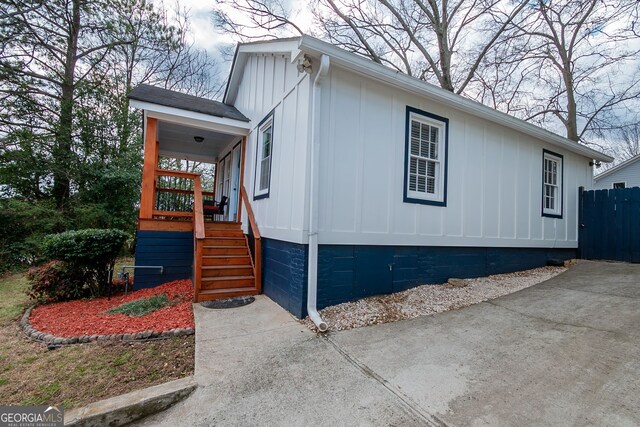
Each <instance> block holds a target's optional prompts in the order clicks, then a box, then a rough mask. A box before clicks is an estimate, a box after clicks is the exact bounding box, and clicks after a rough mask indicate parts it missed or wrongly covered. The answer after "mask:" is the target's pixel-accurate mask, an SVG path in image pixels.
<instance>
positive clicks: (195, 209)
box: [153, 169, 206, 295]
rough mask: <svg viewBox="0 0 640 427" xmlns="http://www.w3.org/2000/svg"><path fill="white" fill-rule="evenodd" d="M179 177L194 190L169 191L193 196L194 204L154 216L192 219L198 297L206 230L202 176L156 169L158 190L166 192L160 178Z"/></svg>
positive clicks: (159, 212)
mask: <svg viewBox="0 0 640 427" xmlns="http://www.w3.org/2000/svg"><path fill="white" fill-rule="evenodd" d="M166 176H170V177H178V178H184V179H188V180H191V181H192V185H191V187H192V188H193V190H182V189H178V190H176V189H169V190H170V191H174V192H176V193H177V194H189V195H191V194H193V203H188V204H185V203H181V204H179V206H180V207H181V208H182V210H170V211H169V210H159V209H154V210H153V216H154V217H156V216H159V217H170V218H191V220H192V221H193V282H194V283H193V285H194V295H198V292H200V286H201V282H202V246H203V240H204V238H205V235H206V233H205V229H204V213H203V209H202V195H203V191H202V181H201V178H200V174H197V173H191V172H182V171H172V170H164V169H156V171H155V179H156V190H159V191H161V190H164V189H162V188H158V187H157V182H158V179H159V178H160V177H166ZM174 207H175V206H174Z"/></svg>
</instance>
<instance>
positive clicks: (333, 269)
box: [262, 238, 576, 318]
mask: <svg viewBox="0 0 640 427" xmlns="http://www.w3.org/2000/svg"><path fill="white" fill-rule="evenodd" d="M262 245H263V246H262V247H263V264H262V265H263V291H264V293H265V294H266V295H267V296H269V297H270V298H271V299H273V300H274V301H275V302H277V303H278V304H280V305H281V306H282V307H284V308H285V309H287V310H288V311H289V312H290V313H292V314H293V315H295V316H296V317H298V318H302V317H304V316H306V315H307V311H306V291H307V259H308V247H307V245H301V244H296V243H289V242H283V241H279V240H274V239H266V238H263V240H262ZM575 257H576V249H547V248H473V247H435V246H361V245H320V246H319V249H318V308H324V307H327V306H330V305H335V304H340V303H343V302H347V301H353V300H357V299H360V298H364V297H367V296H371V295H379V294H389V293H392V292H399V291H404V290H406V289H410V288H413V287H415V286H419V285H423V284H438V283H444V282H446V281H447V280H449V278H452V277H455V278H463V279H464V278H471V277H481V276H488V275H491V274H499V273H510V272H514V271H520V270H526V269H530V268H536V267H542V266H544V265H546V263H547V261H548V260H550V259H554V260H567V259H571V258H575Z"/></svg>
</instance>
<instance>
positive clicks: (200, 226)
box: [193, 175, 205, 239]
mask: <svg viewBox="0 0 640 427" xmlns="http://www.w3.org/2000/svg"><path fill="white" fill-rule="evenodd" d="M193 235H194V237H195V238H196V239H204V235H205V233H204V212H203V209H202V184H201V183H200V175H198V176H196V177H195V178H194V179H193Z"/></svg>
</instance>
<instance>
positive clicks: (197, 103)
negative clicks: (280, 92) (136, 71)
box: [129, 84, 249, 122]
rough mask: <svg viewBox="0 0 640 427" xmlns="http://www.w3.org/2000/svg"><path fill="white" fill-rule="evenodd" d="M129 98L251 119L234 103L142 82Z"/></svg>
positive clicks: (225, 116) (197, 111) (213, 114)
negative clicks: (225, 102) (224, 102)
mask: <svg viewBox="0 0 640 427" xmlns="http://www.w3.org/2000/svg"><path fill="white" fill-rule="evenodd" d="M129 98H130V99H134V100H136V101H143V102H149V103H151V104H157V105H164V106H165V107H173V108H178V109H181V110H187V111H193V112H196V113H202V114H207V115H210V116H215V117H224V118H228V119H234V120H240V121H243V122H248V121H249V119H248V118H246V117H245V116H244V115H243V114H242V113H241V112H240V111H238V110H237V109H236V107H234V106H233V105H227V104H223V103H222V102H219V101H213V100H211V99H207V98H201V97H199V96H193V95H187V94H185V93H182V92H176V91H174V90H169V89H163V88H160V87H156V86H151V85H145V84H140V85H138V86H136V87H135V88H134V89H133V90H132V91H131V92H130V93H129Z"/></svg>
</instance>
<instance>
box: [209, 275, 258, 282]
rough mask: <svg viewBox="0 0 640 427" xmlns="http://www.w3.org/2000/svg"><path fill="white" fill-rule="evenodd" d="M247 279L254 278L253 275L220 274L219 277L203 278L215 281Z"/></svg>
mask: <svg viewBox="0 0 640 427" xmlns="http://www.w3.org/2000/svg"><path fill="white" fill-rule="evenodd" d="M246 279H254V277H253V275H251V276H219V277H203V278H202V279H201V280H202V281H203V282H204V281H207V282H215V281H218V280H246Z"/></svg>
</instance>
